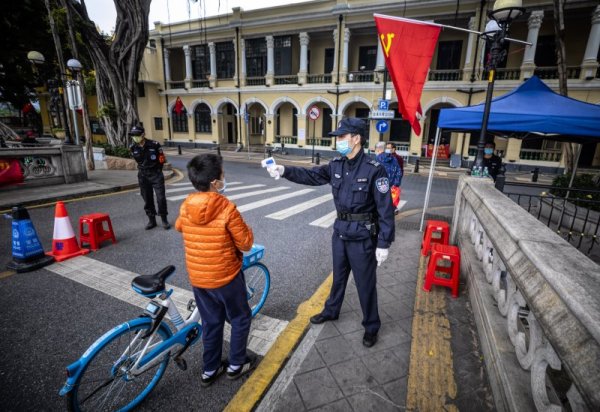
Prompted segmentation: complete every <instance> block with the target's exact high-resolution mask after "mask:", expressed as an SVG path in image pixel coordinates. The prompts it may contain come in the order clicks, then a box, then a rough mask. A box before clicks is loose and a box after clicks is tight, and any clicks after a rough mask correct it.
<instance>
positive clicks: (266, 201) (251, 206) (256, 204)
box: [230, 188, 314, 212]
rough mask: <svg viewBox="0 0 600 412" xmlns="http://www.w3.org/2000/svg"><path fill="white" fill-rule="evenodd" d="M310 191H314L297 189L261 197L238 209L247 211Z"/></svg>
mask: <svg viewBox="0 0 600 412" xmlns="http://www.w3.org/2000/svg"><path fill="white" fill-rule="evenodd" d="M288 189H289V188H288ZM263 192H265V191H263ZM310 192H314V189H303V190H298V191H296V192H292V193H287V194H285V195H279V196H275V197H270V198H268V199H262V200H259V201H256V202H252V203H248V204H246V205H243V206H238V210H239V211H240V212H247V211H248V210H252V209H257V208H259V207H262V206H266V205H270V204H271V203H274V202H279V201H280V200H285V199H290V198H292V197H296V196H302V195H304V194H306V193H310ZM230 199H231V198H230Z"/></svg>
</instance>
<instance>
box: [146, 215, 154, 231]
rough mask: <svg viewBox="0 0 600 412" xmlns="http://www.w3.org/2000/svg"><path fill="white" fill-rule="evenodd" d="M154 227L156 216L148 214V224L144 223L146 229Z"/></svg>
mask: <svg viewBox="0 0 600 412" xmlns="http://www.w3.org/2000/svg"><path fill="white" fill-rule="evenodd" d="M155 227H156V218H155V217H154V216H148V224H146V230H150V229H154V228H155Z"/></svg>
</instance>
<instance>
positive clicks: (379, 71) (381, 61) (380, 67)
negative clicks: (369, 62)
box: [373, 37, 385, 83]
mask: <svg viewBox="0 0 600 412" xmlns="http://www.w3.org/2000/svg"><path fill="white" fill-rule="evenodd" d="M384 70H385V58H384V57H383V47H381V40H379V37H377V61H376V63H375V76H373V79H375V82H376V83H380V82H383V79H384V78H385V77H384V74H383V71H384Z"/></svg>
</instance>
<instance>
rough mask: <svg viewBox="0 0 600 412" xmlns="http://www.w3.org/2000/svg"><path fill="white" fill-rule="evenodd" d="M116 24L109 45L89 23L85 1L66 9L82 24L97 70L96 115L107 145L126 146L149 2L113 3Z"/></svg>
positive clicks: (123, 0) (133, 115)
mask: <svg viewBox="0 0 600 412" xmlns="http://www.w3.org/2000/svg"><path fill="white" fill-rule="evenodd" d="M113 1H114V3H115V7H116V10H117V21H116V27H115V32H114V35H113V37H112V39H113V40H112V41H110V40H108V39H106V38H105V37H104V36H103V35H101V34H100V33H98V31H97V30H96V26H95V24H94V22H93V21H92V20H90V18H89V16H88V12H87V8H86V5H85V0H81V1H80V2H77V1H74V0H69V1H68V5H69V7H70V8H71V10H72V11H73V12H74V14H75V16H76V17H77V18H78V19H79V21H80V23H81V27H80V30H81V34H82V36H83V38H84V39H85V41H86V43H87V44H88V50H89V53H90V58H91V60H92V62H93V64H94V69H95V70H96V89H97V98H98V115H99V117H100V122H101V123H102V126H103V128H104V130H105V131H106V137H107V139H108V142H109V144H111V145H113V146H126V145H127V144H128V143H129V137H128V131H129V130H130V129H131V126H133V125H135V124H137V123H138V119H139V117H138V113H137V82H138V74H139V68H140V64H141V61H142V58H143V55H144V50H145V48H146V43H147V42H148V14H149V13H150V2H151V0H113Z"/></svg>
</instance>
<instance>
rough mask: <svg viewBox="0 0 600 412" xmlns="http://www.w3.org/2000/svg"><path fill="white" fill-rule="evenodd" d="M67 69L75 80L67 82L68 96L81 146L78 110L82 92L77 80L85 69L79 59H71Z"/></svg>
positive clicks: (76, 135)
mask: <svg viewBox="0 0 600 412" xmlns="http://www.w3.org/2000/svg"><path fill="white" fill-rule="evenodd" d="M67 67H68V68H69V70H70V71H71V77H73V79H70V80H67V95H68V97H69V107H70V109H71V114H72V115H73V129H75V144H76V145H77V146H79V126H78V124H77V112H76V110H77V109H79V108H81V105H82V101H81V90H80V85H79V81H78V80H77V76H78V74H79V73H80V72H81V69H83V66H82V65H81V63H80V62H79V60H77V59H69V61H67Z"/></svg>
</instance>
